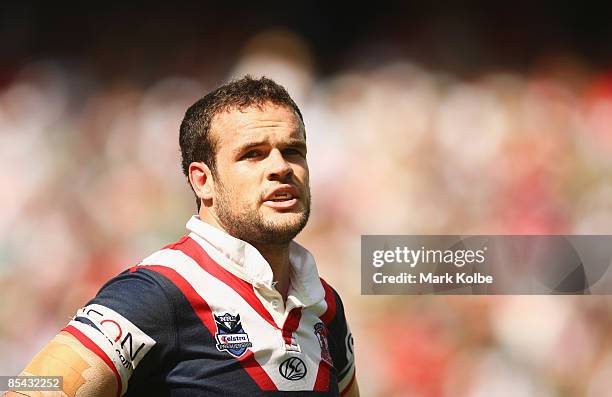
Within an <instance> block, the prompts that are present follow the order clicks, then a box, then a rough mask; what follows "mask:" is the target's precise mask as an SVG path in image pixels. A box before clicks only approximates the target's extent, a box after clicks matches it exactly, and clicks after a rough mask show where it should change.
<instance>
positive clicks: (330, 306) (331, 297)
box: [319, 279, 336, 325]
mask: <svg viewBox="0 0 612 397" xmlns="http://www.w3.org/2000/svg"><path fill="white" fill-rule="evenodd" d="M321 285H323V289H324V290H325V303H327V310H325V313H323V315H321V316H320V317H319V318H320V319H321V321H323V324H325V325H329V323H330V322H331V321H332V319H333V318H334V316H335V315H336V295H335V294H334V291H333V290H332V288H331V287H330V286H329V284H327V283H326V282H325V280H323V279H321Z"/></svg>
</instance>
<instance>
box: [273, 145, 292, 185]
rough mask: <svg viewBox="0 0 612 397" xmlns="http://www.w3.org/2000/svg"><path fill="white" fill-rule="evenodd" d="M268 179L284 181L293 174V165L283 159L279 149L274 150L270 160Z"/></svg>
mask: <svg viewBox="0 0 612 397" xmlns="http://www.w3.org/2000/svg"><path fill="white" fill-rule="evenodd" d="M268 160H269V165H268V175H267V177H268V179H269V180H278V179H280V180H282V179H284V178H286V177H287V176H288V175H291V174H292V173H293V168H291V164H289V163H288V162H287V160H286V159H285V158H284V157H283V154H282V153H281V152H280V150H278V149H272V151H271V152H270V156H269V158H268Z"/></svg>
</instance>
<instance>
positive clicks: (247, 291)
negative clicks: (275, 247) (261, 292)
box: [170, 237, 278, 329]
mask: <svg viewBox="0 0 612 397" xmlns="http://www.w3.org/2000/svg"><path fill="white" fill-rule="evenodd" d="M170 249H173V250H179V251H181V252H183V253H184V254H185V255H187V256H189V257H190V258H191V259H193V260H194V261H196V262H197V263H198V265H200V267H201V268H202V269H204V270H205V271H206V272H207V273H209V274H210V275H211V276H213V277H215V278H216V279H218V280H220V281H222V282H223V283H225V284H226V285H228V286H229V287H230V288H232V289H233V290H234V291H236V292H237V293H238V294H239V295H240V296H241V297H242V299H244V300H245V301H246V302H247V303H248V304H249V305H250V306H251V307H252V308H253V309H254V310H255V311H256V312H257V313H258V314H259V315H260V316H261V317H263V319H264V320H266V321H267V322H268V323H270V325H272V326H273V327H274V328H276V329H278V325H276V322H274V319H273V318H272V315H270V313H269V312H268V311H267V310H266V308H265V307H264V305H263V304H262V303H261V301H260V300H259V298H258V297H257V295H255V291H254V290H253V286H252V285H251V284H249V283H247V282H246V281H244V280H242V279H241V278H239V277H237V276H236V275H234V274H232V273H231V272H229V271H227V270H226V269H225V268H224V267H223V266H221V265H219V264H218V263H216V262H215V261H214V260H212V258H211V257H210V256H208V254H207V253H206V251H204V248H202V246H201V245H200V244H198V243H197V242H196V241H195V240H193V239H192V238H190V237H187V238H185V239H181V240H180V241H179V242H177V243H175V244H174V245H173V246H172V247H171V248H170Z"/></svg>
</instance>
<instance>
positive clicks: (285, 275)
mask: <svg viewBox="0 0 612 397" xmlns="http://www.w3.org/2000/svg"><path fill="white" fill-rule="evenodd" d="M199 215H200V220H202V221H204V222H206V223H208V224H209V225H212V226H214V227H216V228H218V229H220V230H223V231H224V232H226V233H227V230H225V228H224V227H223V225H221V222H219V221H218V220H217V218H216V217H214V216H212V214H211V213H210V212H209V211H204V210H203V209H201V210H200V213H199ZM253 246H254V247H255V248H256V249H257V250H258V251H259V253H260V254H261V255H262V256H263V257H264V258H265V260H266V261H267V262H268V264H269V265H270V268H272V275H273V281H275V282H276V289H277V291H278V292H280V294H281V296H282V297H283V300H285V301H286V300H287V295H288V294H289V280H290V268H291V264H290V263H289V244H283V245H256V244H253Z"/></svg>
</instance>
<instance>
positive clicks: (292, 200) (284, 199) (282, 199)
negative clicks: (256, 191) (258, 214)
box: [263, 189, 298, 209]
mask: <svg viewBox="0 0 612 397" xmlns="http://www.w3.org/2000/svg"><path fill="white" fill-rule="evenodd" d="M286 190H291V189H278V190H277V191H276V192H275V193H273V194H270V195H268V196H267V197H266V199H265V200H264V202H263V204H264V205H265V206H267V207H270V208H276V209H288V208H292V207H293V206H295V205H296V204H297V202H298V200H297V197H296V196H295V195H294V194H293V193H291V192H289V191H286Z"/></svg>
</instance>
